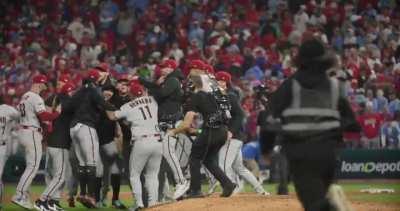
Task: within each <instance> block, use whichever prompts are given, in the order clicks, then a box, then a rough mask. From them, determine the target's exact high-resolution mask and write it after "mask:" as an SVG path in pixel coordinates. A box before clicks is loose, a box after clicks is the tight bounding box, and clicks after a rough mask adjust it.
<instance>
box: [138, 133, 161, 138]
mask: <svg viewBox="0 0 400 211" xmlns="http://www.w3.org/2000/svg"><path fill="white" fill-rule="evenodd" d="M140 137H142V138H150V137H161V135H160V134H152V135H142V136H140Z"/></svg>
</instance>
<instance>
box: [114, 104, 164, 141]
mask: <svg viewBox="0 0 400 211" xmlns="http://www.w3.org/2000/svg"><path fill="white" fill-rule="evenodd" d="M157 114H158V105H157V102H156V101H155V100H154V98H153V97H151V96H143V97H139V98H136V99H134V100H132V101H130V102H128V103H126V104H124V105H123V106H122V107H121V108H120V110H118V111H115V116H116V117H117V118H118V119H122V118H125V119H126V120H127V121H128V122H129V123H131V132H132V138H133V139H135V137H141V136H145V135H154V134H159V133H160V130H159V129H158V117H157Z"/></svg>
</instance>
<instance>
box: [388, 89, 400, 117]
mask: <svg viewBox="0 0 400 211" xmlns="http://www.w3.org/2000/svg"><path fill="white" fill-rule="evenodd" d="M398 95H399V93H397V94H396V92H395V91H392V92H390V93H389V104H388V112H389V114H390V116H392V117H394V115H395V113H399V112H400V99H399V96H398Z"/></svg>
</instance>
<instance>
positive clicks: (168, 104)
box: [140, 59, 190, 199]
mask: <svg viewBox="0 0 400 211" xmlns="http://www.w3.org/2000/svg"><path fill="white" fill-rule="evenodd" d="M159 67H160V70H161V77H160V78H159V79H158V81H157V82H156V83H152V82H148V81H146V80H144V79H140V82H141V83H142V84H143V85H144V86H145V87H146V88H149V92H150V93H151V94H152V95H153V96H154V97H155V99H156V100H157V102H158V104H159V105H160V109H159V114H158V118H159V121H160V125H161V129H162V130H163V132H166V130H167V129H171V128H174V127H175V123H176V122H177V121H178V120H180V119H182V117H183V114H182V108H181V107H182V100H183V99H182V97H183V90H182V86H181V80H182V79H183V76H182V73H181V72H180V71H179V70H176V68H177V64H176V62H175V60H172V59H167V60H164V61H162V62H161V63H160V64H159ZM176 142H177V140H176V138H175V137H171V136H163V157H164V158H165V160H166V161H167V163H168V165H169V167H170V169H171V170H172V173H173V175H174V179H175V183H176V187H175V194H174V196H173V198H174V199H176V198H179V197H180V196H181V195H182V194H183V193H185V192H186V191H187V190H188V189H189V185H190V184H189V181H187V180H186V179H185V177H184V175H183V173H182V169H181V168H180V165H179V160H178V158H177V155H176V153H175V146H176ZM160 171H161V174H162V175H161V178H160V182H161V184H164V177H165V171H166V170H165V168H164V166H163V164H162V167H161V170H160ZM160 187H163V185H161V186H160ZM160 191H161V190H160Z"/></svg>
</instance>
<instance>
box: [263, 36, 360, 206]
mask: <svg viewBox="0 0 400 211" xmlns="http://www.w3.org/2000/svg"><path fill="white" fill-rule="evenodd" d="M334 58H335V57H334V55H331V54H329V53H328V51H327V50H326V49H325V48H324V46H323V44H322V43H321V42H320V41H319V40H317V39H315V38H312V39H309V40H306V41H304V42H303V44H302V45H301V46H300V50H299V56H298V58H297V61H296V62H297V65H298V71H297V72H296V73H295V74H294V75H293V76H292V77H290V78H289V79H288V80H286V81H285V82H284V83H283V84H282V86H280V87H279V89H278V90H277V91H276V92H275V93H274V94H273V96H272V98H271V102H270V112H271V113H270V114H272V116H270V117H269V121H271V122H280V125H281V128H280V130H278V132H279V133H280V135H282V150H283V152H284V153H285V154H286V156H287V158H288V162H289V168H290V173H291V174H292V176H293V182H294V185H295V188H296V192H297V195H298V198H299V200H300V201H301V203H302V205H303V207H304V209H305V210H306V211H317V210H318V211H319V210H349V209H350V208H346V205H347V203H345V199H344V195H343V192H342V191H341V189H340V188H338V186H335V185H332V186H331V184H332V183H333V180H334V174H335V168H336V166H335V165H336V163H335V162H336V158H337V153H336V152H337V146H338V143H339V142H341V141H342V132H343V131H359V130H360V127H359V125H358V124H357V122H356V120H355V117H354V114H353V112H352V110H351V108H350V105H349V102H348V101H347V99H346V96H345V94H344V93H345V90H344V86H343V85H342V84H340V83H339V82H338V81H337V80H336V79H333V78H329V77H328V75H327V74H326V72H327V70H328V69H330V68H332V67H333V66H334V64H335V59H334ZM328 190H329V191H328Z"/></svg>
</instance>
